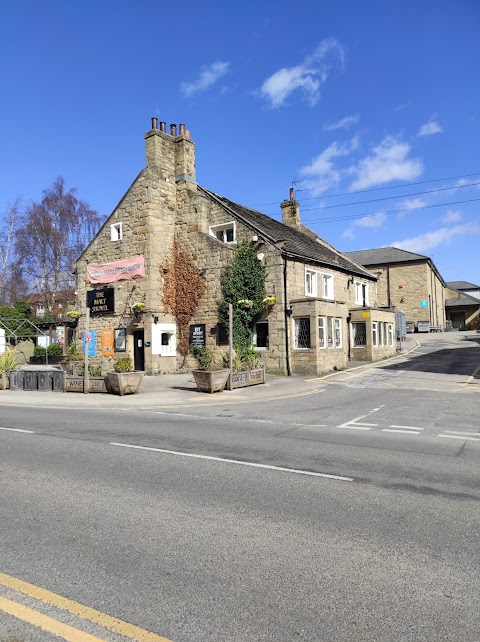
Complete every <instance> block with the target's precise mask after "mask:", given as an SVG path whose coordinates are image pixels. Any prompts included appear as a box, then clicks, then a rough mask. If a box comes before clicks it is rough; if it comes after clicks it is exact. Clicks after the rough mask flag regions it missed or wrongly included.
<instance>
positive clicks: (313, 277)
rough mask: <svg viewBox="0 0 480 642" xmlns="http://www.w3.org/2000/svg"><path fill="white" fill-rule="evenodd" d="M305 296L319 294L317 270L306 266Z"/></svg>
mask: <svg viewBox="0 0 480 642" xmlns="http://www.w3.org/2000/svg"><path fill="white" fill-rule="evenodd" d="M305 296H317V272H316V271H315V270H310V269H308V268H305Z"/></svg>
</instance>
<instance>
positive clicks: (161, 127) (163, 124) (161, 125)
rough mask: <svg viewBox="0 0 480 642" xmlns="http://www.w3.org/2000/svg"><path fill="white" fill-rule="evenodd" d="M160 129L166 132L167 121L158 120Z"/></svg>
mask: <svg viewBox="0 0 480 642" xmlns="http://www.w3.org/2000/svg"><path fill="white" fill-rule="evenodd" d="M160 131H161V132H163V133H164V134H165V133H166V132H167V123H166V122H165V121H163V120H162V121H160Z"/></svg>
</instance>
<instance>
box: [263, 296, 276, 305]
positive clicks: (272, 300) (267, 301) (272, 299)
mask: <svg viewBox="0 0 480 642" xmlns="http://www.w3.org/2000/svg"><path fill="white" fill-rule="evenodd" d="M276 300H277V297H275V296H266V297H265V298H264V299H263V301H262V303H265V304H266V305H273V304H274V303H275V302H276Z"/></svg>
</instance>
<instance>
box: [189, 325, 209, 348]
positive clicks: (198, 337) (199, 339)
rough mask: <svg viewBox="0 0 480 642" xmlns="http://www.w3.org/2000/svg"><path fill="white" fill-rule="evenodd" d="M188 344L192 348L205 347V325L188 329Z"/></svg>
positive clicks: (192, 326)
mask: <svg viewBox="0 0 480 642" xmlns="http://www.w3.org/2000/svg"><path fill="white" fill-rule="evenodd" d="M188 343H189V345H191V346H205V345H206V336H205V323H199V324H196V325H191V326H189V328H188Z"/></svg>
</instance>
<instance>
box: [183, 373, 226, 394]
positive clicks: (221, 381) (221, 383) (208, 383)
mask: <svg viewBox="0 0 480 642" xmlns="http://www.w3.org/2000/svg"><path fill="white" fill-rule="evenodd" d="M192 374H193V377H194V379H195V383H196V384H197V388H198V389H199V390H201V391H202V392H210V393H212V392H222V390H224V389H225V384H226V383H227V379H228V376H229V374H230V370H192Z"/></svg>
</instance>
